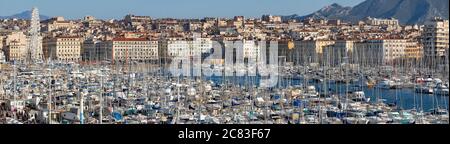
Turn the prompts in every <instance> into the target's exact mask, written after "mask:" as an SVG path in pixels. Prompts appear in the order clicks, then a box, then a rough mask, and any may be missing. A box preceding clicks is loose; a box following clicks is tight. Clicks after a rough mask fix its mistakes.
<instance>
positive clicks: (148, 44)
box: [111, 38, 158, 62]
mask: <svg viewBox="0 0 450 144" xmlns="http://www.w3.org/2000/svg"><path fill="white" fill-rule="evenodd" d="M111 46H112V48H111V50H112V56H111V58H112V60H113V61H117V62H126V61H139V62H151V61H156V60H158V41H156V40H149V39H147V38H114V39H113V40H112V41H111Z"/></svg>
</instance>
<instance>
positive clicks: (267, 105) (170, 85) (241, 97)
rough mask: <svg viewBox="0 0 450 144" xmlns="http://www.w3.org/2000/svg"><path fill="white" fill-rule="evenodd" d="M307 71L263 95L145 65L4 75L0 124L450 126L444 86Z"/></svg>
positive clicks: (52, 67) (252, 84)
mask: <svg viewBox="0 0 450 144" xmlns="http://www.w3.org/2000/svg"><path fill="white" fill-rule="evenodd" d="M286 69H290V71H287V70H286ZM304 69H309V68H303V67H301V66H299V67H294V66H290V67H288V66H284V67H279V70H280V76H279V77H278V83H277V85H276V86H275V87H271V88H265V87H260V86H259V84H260V81H261V79H263V77H262V76H210V77H201V76H200V77H193V76H191V77H188V76H178V77H175V76H172V75H170V73H168V72H165V70H164V68H163V66H159V65H154V64H153V65H152V64H144V63H135V64H131V65H119V64H116V65H112V64H111V65H107V64H104V65H103V64H97V65H80V64H75V63H42V64H40V65H10V66H8V67H5V66H4V67H3V70H2V72H1V75H2V77H1V88H2V91H1V93H0V94H1V97H0V98H1V99H0V102H1V107H2V109H1V113H0V116H1V123H8V124H39V123H41V124H431V123H432V124H448V101H449V99H448V81H445V80H442V79H439V78H422V77H420V76H419V75H416V76H414V77H402V78H399V79H396V78H389V79H393V80H387V79H386V77H383V76H381V75H375V74H372V75H370V76H369V77H371V78H367V77H365V76H354V78H345V79H343V80H341V79H340V78H339V77H338V76H337V75H329V74H324V73H323V71H322V70H320V69H309V70H307V71H306V73H304V72H305V71H303V70H304ZM284 70H286V71H284ZM283 71H284V72H283ZM301 71H303V72H301ZM359 71H361V72H362V73H361V74H362V75H366V76H367V75H368V74H369V73H383V70H382V69H381V70H380V69H378V70H376V69H367V70H359ZM335 72H337V73H342V71H341V72H339V70H336V71H335ZM317 75H322V77H320V76H317ZM356 75H358V74H356ZM330 77H335V78H330ZM360 78H361V79H360ZM368 79H370V80H371V81H375V83H376V84H375V85H371V84H369V82H367V81H368ZM388 81H389V82H388ZM394 82H395V86H391V85H390V83H394ZM425 89H426V90H428V89H429V90H430V91H432V92H429V91H426V90H425ZM438 91H439V92H438ZM446 92H447V93H446Z"/></svg>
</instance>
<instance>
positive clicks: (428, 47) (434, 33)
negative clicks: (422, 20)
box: [422, 18, 449, 64]
mask: <svg viewBox="0 0 450 144" xmlns="http://www.w3.org/2000/svg"><path fill="white" fill-rule="evenodd" d="M422 35H423V36H422V37H423V48H424V56H425V58H426V59H427V60H429V61H430V62H432V63H434V64H436V63H435V62H434V61H433V60H436V59H438V58H443V57H445V52H446V51H448V48H449V38H448V36H449V27H448V20H443V19H441V18H434V19H432V20H430V21H428V22H426V24H425V27H424V31H423V34H422ZM447 59H448V58H447Z"/></svg>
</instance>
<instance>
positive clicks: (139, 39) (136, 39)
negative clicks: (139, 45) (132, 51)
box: [113, 37, 148, 41]
mask: <svg viewBox="0 0 450 144" xmlns="http://www.w3.org/2000/svg"><path fill="white" fill-rule="evenodd" d="M113 41H148V39H147V38H123V37H120V38H113Z"/></svg>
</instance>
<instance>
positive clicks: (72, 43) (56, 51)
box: [44, 36, 83, 62]
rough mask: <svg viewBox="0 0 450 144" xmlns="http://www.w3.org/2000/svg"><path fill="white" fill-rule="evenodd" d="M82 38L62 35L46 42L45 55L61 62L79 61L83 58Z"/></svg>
mask: <svg viewBox="0 0 450 144" xmlns="http://www.w3.org/2000/svg"><path fill="white" fill-rule="evenodd" d="M82 42H83V40H82V38H81V37H76V36H60V37H55V38H50V39H47V40H45V42H44V56H45V57H46V58H48V59H50V60H56V61H60V62H78V61H80V60H82V57H81V53H82V51H81V45H82Z"/></svg>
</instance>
